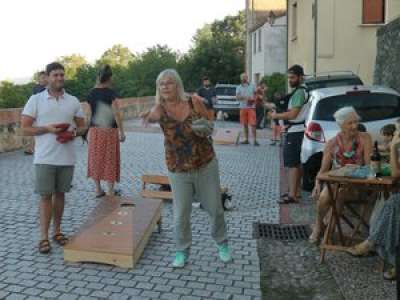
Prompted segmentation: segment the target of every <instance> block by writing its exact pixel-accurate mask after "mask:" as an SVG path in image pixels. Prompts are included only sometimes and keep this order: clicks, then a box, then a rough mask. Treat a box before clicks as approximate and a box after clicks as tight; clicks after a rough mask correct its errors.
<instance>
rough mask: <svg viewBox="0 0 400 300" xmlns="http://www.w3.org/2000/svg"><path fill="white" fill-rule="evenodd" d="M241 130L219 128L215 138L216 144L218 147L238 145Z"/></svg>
mask: <svg viewBox="0 0 400 300" xmlns="http://www.w3.org/2000/svg"><path fill="white" fill-rule="evenodd" d="M240 132H241V131H240V129H239V128H218V129H217V130H216V133H215V135H214V137H213V141H214V144H217V145H237V144H239V140H240Z"/></svg>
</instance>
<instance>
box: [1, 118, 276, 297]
mask: <svg viewBox="0 0 400 300" xmlns="http://www.w3.org/2000/svg"><path fill="white" fill-rule="evenodd" d="M128 128H129V126H128ZM128 131H129V130H128ZM76 149H77V152H78V153H79V155H78V157H79V163H78V164H77V166H76V172H75V178H74V182H73V191H72V192H71V193H70V194H69V195H68V197H67V201H66V210H65V216H64V223H63V224H64V227H63V228H64V231H65V232H66V233H67V234H68V235H72V234H73V233H75V232H76V231H77V230H78V229H79V227H80V225H81V224H82V223H83V222H84V221H85V220H86V218H87V216H88V214H89V213H90V212H91V210H92V209H93V208H94V207H95V206H96V203H97V201H96V200H95V198H94V185H93V183H92V182H90V181H88V180H87V178H86V161H87V159H86V155H87V147H86V145H82V144H81V143H80V142H79V141H77V144H76ZM216 150H217V155H218V159H219V162H220V169H221V182H222V184H223V185H226V186H228V187H229V189H230V191H231V193H232V194H233V202H234V206H235V208H234V209H233V211H231V212H228V213H227V215H226V218H227V223H228V230H229V238H230V243H231V247H232V250H233V256H234V263H231V264H228V265H223V264H222V263H221V262H219V260H218V257H217V251H216V247H215V246H214V244H213V241H212V240H211V238H210V235H209V224H208V219H207V216H206V214H205V213H204V212H203V211H202V210H200V209H196V208H195V209H194V210H193V218H192V220H193V223H192V228H193V247H192V251H191V256H190V261H189V265H188V266H187V267H186V268H185V269H183V270H173V269H172V268H171V267H170V263H171V259H172V257H173V253H174V248H173V237H172V222H171V220H172V206H171V204H170V203H166V204H165V205H164V208H163V213H162V214H163V230H162V233H161V234H159V233H156V232H154V233H153V235H152V237H151V239H150V242H149V244H148V245H147V247H146V249H145V252H144V255H143V256H142V258H141V259H140V261H139V263H138V265H137V266H136V268H135V269H134V270H125V269H120V268H116V267H112V266H107V265H98V264H88V263H85V264H71V263H68V264H65V263H64V261H63V252H62V249H61V248H60V247H57V246H55V245H53V250H52V253H51V254H50V255H49V256H46V255H40V254H39V253H38V251H37V242H38V213H37V212H38V209H37V202H38V199H37V196H35V195H34V194H33V193H32V190H33V186H32V183H33V172H32V171H33V169H32V157H29V156H24V155H23V154H22V152H12V153H6V154H1V155H0V178H1V186H0V231H1V233H2V234H1V236H0V264H1V270H0V299H3V298H6V299H44V298H56V299H91V298H92V299H100V298H104V299H141V300H142V299H143V300H144V299H168V300H173V299H240V300H246V299H260V298H261V292H260V267H259V265H260V264H259V259H258V256H257V242H256V240H254V239H252V223H253V222H256V221H261V222H268V223H271V222H272V223H278V222H279V206H278V204H277V203H276V199H277V196H278V193H279V172H278V170H279V155H278V148H272V147H270V146H267V141H266V140H265V139H261V147H258V148H255V147H252V146H237V147H235V146H217V147H216ZM163 155H164V154H163V138H162V136H161V135H160V134H155V133H140V132H130V133H128V136H127V141H126V143H124V144H123V145H122V176H121V178H122V181H121V184H120V185H119V188H120V189H121V190H122V193H123V195H126V196H132V197H137V195H138V193H139V191H140V188H141V183H140V176H141V175H142V174H144V173H161V174H165V173H166V168H165V166H164V157H163Z"/></svg>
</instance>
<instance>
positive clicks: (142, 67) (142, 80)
mask: <svg viewBox="0 0 400 300" xmlns="http://www.w3.org/2000/svg"><path fill="white" fill-rule="evenodd" d="M176 67H177V54H176V52H174V51H173V50H172V49H170V48H169V47H168V46H161V45H157V46H154V47H152V48H149V49H147V50H146V52H144V53H143V54H142V55H140V56H139V57H138V58H137V60H135V61H134V62H133V63H132V64H131V65H130V72H129V73H130V74H129V75H130V77H131V80H132V81H131V82H132V89H133V94H134V95H136V96H148V95H154V93H155V81H156V78H157V76H158V74H159V73H160V72H161V71H163V70H165V69H168V68H173V69H176Z"/></svg>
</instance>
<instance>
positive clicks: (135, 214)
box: [64, 197, 162, 268]
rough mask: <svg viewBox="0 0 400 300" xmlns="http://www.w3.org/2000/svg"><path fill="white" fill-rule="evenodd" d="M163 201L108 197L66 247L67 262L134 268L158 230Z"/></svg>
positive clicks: (65, 258)
mask: <svg viewBox="0 0 400 300" xmlns="http://www.w3.org/2000/svg"><path fill="white" fill-rule="evenodd" d="M161 207H162V201H161V200H157V199H146V200H143V199H135V200H132V199H128V198H119V197H105V198H103V200H102V201H101V202H100V203H99V204H98V206H97V207H96V208H95V209H94V210H93V212H92V213H91V214H90V216H89V217H88V220H87V222H86V223H85V224H84V225H83V226H82V227H81V229H80V230H79V232H78V233H77V234H76V235H75V236H74V237H73V238H72V239H71V241H70V242H69V243H68V244H67V245H66V246H65V247H64V260H65V261H69V262H95V263H104V264H110V265H115V266H118V267H122V268H133V267H134V266H135V264H136V263H137V261H138V260H139V258H140V256H141V255H142V253H143V251H144V248H145V246H146V244H147V243H148V241H149V238H150V236H151V234H152V232H153V231H154V229H155V227H156V226H157V224H158V226H159V230H160V228H161V227H160V226H161Z"/></svg>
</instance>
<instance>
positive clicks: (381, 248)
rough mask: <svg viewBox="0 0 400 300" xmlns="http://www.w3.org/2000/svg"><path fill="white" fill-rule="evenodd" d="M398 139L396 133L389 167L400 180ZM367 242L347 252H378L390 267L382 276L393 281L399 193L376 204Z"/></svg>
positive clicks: (399, 230)
mask: <svg viewBox="0 0 400 300" xmlns="http://www.w3.org/2000/svg"><path fill="white" fill-rule="evenodd" d="M399 147H400V137H399V134H398V133H397V134H396V136H395V137H394V139H393V141H392V143H391V146H390V165H391V169H392V176H393V177H395V178H400V159H399V153H398V148H399ZM370 223H371V224H370V230H369V237H368V239H367V240H365V241H364V242H362V243H361V244H358V245H357V246H355V247H352V248H350V249H349V250H348V252H349V253H350V254H352V255H355V256H365V255H368V254H369V253H370V252H371V251H373V250H375V251H376V252H378V254H379V256H380V257H382V259H383V260H384V261H385V262H386V263H388V264H390V265H391V266H392V267H391V268H389V271H387V272H385V273H384V274H383V277H384V278H385V279H387V280H395V278H396V271H395V268H394V266H395V260H396V248H397V247H398V246H399V243H400V193H399V192H397V193H393V194H392V195H391V196H390V198H389V199H388V200H386V201H385V200H384V199H382V201H381V202H378V203H377V205H376V207H375V211H374V214H373V216H372V217H371V222H370Z"/></svg>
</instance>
